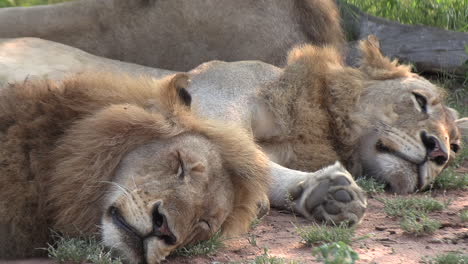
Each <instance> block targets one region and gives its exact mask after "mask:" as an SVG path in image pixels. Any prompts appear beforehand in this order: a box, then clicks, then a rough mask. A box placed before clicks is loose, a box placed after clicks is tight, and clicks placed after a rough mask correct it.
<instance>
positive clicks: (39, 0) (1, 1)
mask: <svg viewBox="0 0 468 264" xmlns="http://www.w3.org/2000/svg"><path fill="white" fill-rule="evenodd" d="M67 1H70V0H0V7H13V6H32V5H49V4H55V3H60V2H67Z"/></svg>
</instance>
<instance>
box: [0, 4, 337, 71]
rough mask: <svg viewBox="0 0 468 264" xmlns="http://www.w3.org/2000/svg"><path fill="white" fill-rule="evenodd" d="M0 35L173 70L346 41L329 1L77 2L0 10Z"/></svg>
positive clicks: (270, 58) (277, 61)
mask: <svg viewBox="0 0 468 264" xmlns="http://www.w3.org/2000/svg"><path fill="white" fill-rule="evenodd" d="M156 32H157V33H156ZM0 36H1V37H2V38H16V37H37V38H42V39H47V40H51V41H56V42H59V43H63V44H67V45H70V46H73V47H76V48H79V49H82V50H84V51H87V52H90V53H92V54H94V55H98V56H103V57H107V58H111V59H116V60H121V61H126V62H133V63H137V64H140V65H145V66H150V67H157V68H162V69H169V70H178V71H186V70H189V69H192V68H194V67H196V66H197V65H199V64H201V63H204V62H207V61H210V60H224V61H239V60H261V61H264V62H267V63H270V64H274V65H284V63H285V61H286V53H287V51H288V50H289V49H290V48H291V47H293V46H294V45H297V44H301V43H310V42H312V43H316V44H334V45H335V44H336V45H340V44H341V43H342V42H343V34H342V32H341V28H340V21H339V14H338V11H337V8H336V6H335V3H334V1H333V0H269V1H257V0H239V1H228V0H224V1H216V0H210V1H205V0H172V1H156V0H132V1H127V0H100V1H94V0H78V1H72V2H69V3H64V4H57V5H51V6H39V7H27V8H6V9H5V8H2V9H0ZM253 40H255V41H253ZM194 51H196V52H194Z"/></svg>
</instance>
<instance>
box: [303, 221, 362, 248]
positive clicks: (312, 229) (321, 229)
mask: <svg viewBox="0 0 468 264" xmlns="http://www.w3.org/2000/svg"><path fill="white" fill-rule="evenodd" d="M296 231H297V233H298V234H299V236H300V237H301V238H302V241H303V242H304V243H305V244H306V245H308V246H312V245H316V244H325V243H333V242H339V241H342V242H344V243H346V244H349V243H351V241H352V239H353V237H354V228H353V227H348V226H347V225H346V224H340V225H337V226H327V225H318V224H315V225H313V226H308V227H302V228H297V229H296Z"/></svg>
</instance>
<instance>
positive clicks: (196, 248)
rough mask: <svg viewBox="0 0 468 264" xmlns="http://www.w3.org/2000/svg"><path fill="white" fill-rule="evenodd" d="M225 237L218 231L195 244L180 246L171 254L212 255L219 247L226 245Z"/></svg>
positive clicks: (187, 255)
mask: <svg viewBox="0 0 468 264" xmlns="http://www.w3.org/2000/svg"><path fill="white" fill-rule="evenodd" d="M223 241H224V239H223V238H222V237H221V232H220V231H218V232H217V233H215V234H214V235H213V236H212V237H211V238H210V239H208V240H204V241H200V242H198V243H196V244H193V245H188V246H185V247H183V248H178V249H176V250H175V251H174V252H172V253H171V255H174V256H184V257H190V256H199V255H211V254H213V253H214V252H216V251H217V250H218V249H220V248H223V247H224V243H223Z"/></svg>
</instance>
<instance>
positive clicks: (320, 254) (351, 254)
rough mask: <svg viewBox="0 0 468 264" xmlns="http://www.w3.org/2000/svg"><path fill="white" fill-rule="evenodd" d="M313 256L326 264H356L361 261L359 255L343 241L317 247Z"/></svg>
mask: <svg viewBox="0 0 468 264" xmlns="http://www.w3.org/2000/svg"><path fill="white" fill-rule="evenodd" d="M312 255H314V256H316V257H317V259H318V261H322V262H323V263H325V264H354V263H355V262H356V260H358V259H359V256H358V254H357V253H356V252H355V251H354V250H353V249H352V248H351V247H350V246H349V245H347V244H346V243H344V242H343V241H339V242H335V243H329V244H323V245H321V246H320V247H316V248H314V250H313V251H312Z"/></svg>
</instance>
